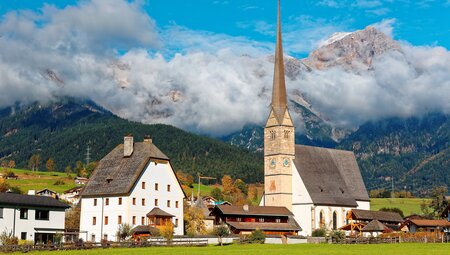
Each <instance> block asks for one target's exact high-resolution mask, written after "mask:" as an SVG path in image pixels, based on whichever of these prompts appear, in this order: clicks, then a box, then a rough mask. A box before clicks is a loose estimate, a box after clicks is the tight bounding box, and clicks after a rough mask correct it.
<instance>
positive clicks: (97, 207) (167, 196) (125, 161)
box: [80, 136, 185, 242]
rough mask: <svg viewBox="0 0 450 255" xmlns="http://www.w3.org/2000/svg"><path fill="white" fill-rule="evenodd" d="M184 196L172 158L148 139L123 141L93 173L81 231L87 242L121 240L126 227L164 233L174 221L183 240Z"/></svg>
mask: <svg viewBox="0 0 450 255" xmlns="http://www.w3.org/2000/svg"><path fill="white" fill-rule="evenodd" d="M184 198H185V194H184V192H183V190H182V188H181V185H180V183H179V182H178V179H177V177H176V175H175V172H174V171H173V169H172V166H171V164H170V160H169V158H168V157H167V156H166V155H164V153H162V152H161V151H160V150H159V149H158V148H157V147H156V146H155V145H154V144H153V143H152V140H151V139H150V138H146V139H144V141H143V142H137V143H134V141H133V137H132V136H126V137H125V138H124V144H120V145H118V146H117V147H116V148H114V149H113V150H112V151H111V152H110V153H109V154H108V155H106V156H105V157H104V158H103V159H102V160H101V161H100V162H99V164H98V166H97V168H96V169H95V170H94V172H93V174H92V176H91V178H90V179H89V182H88V183H87V184H86V186H85V188H84V190H83V191H82V193H81V219H80V231H81V232H83V231H86V232H87V239H88V241H95V242H99V241H101V240H102V239H106V240H111V241H115V240H117V237H116V232H117V230H118V227H119V225H120V224H122V223H129V224H131V225H133V226H134V227H141V228H142V226H152V227H157V228H159V227H162V226H163V225H164V221H165V220H167V219H170V220H171V221H172V223H173V224H174V234H176V235H182V234H183V225H184V224H183V200H184Z"/></svg>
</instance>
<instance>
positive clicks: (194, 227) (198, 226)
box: [184, 207, 206, 236]
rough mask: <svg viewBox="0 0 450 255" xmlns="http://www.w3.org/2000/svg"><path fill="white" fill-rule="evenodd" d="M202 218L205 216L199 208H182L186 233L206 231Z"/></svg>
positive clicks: (192, 233)
mask: <svg viewBox="0 0 450 255" xmlns="http://www.w3.org/2000/svg"><path fill="white" fill-rule="evenodd" d="M204 218H205V217H204V215H203V211H202V209H201V208H197V207H188V208H186V209H185V210H184V222H185V224H186V232H187V234H188V235H191V236H194V235H198V234H204V233H205V232H206V226H205V222H204Z"/></svg>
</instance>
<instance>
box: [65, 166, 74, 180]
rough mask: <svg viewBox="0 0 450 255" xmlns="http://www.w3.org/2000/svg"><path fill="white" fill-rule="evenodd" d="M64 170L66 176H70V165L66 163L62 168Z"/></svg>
mask: <svg viewBox="0 0 450 255" xmlns="http://www.w3.org/2000/svg"><path fill="white" fill-rule="evenodd" d="M64 172H65V173H66V175H67V177H70V174H72V166H71V165H67V166H66V168H64Z"/></svg>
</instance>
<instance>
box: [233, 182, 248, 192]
mask: <svg viewBox="0 0 450 255" xmlns="http://www.w3.org/2000/svg"><path fill="white" fill-rule="evenodd" d="M234 187H235V188H236V189H239V190H240V191H241V192H242V193H243V194H244V195H246V196H247V194H248V187H247V184H245V182H244V181H243V180H241V179H237V180H236V181H235V182H234Z"/></svg>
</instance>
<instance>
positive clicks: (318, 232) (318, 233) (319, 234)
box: [312, 228, 327, 237]
mask: <svg viewBox="0 0 450 255" xmlns="http://www.w3.org/2000/svg"><path fill="white" fill-rule="evenodd" d="M326 235H327V231H326V230H325V229H324V228H318V229H315V230H314V231H313V232H312V236H313V237H325V236H326Z"/></svg>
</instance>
